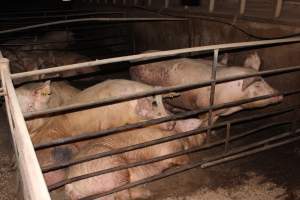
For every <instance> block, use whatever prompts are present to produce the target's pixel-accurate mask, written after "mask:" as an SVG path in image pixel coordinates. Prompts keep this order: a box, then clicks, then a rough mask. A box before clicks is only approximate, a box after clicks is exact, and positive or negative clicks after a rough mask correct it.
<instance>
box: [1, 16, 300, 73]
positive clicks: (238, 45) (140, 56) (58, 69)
mask: <svg viewBox="0 0 300 200" xmlns="http://www.w3.org/2000/svg"><path fill="white" fill-rule="evenodd" d="M121 19H122V18H121ZM158 19H159V18H158ZM0 33H1V32H0ZM295 42H300V37H293V38H288V39H276V40H262V41H254V42H238V43H230V44H219V45H210V46H202V47H191V48H183V49H176V50H168V51H158V52H152V53H142V54H136V55H130V56H121V57H116V58H108V59H102V60H96V61H91V62H83V63H77V64H72V65H64V66H59V67H53V68H51V69H40V70H34V71H30V72H22V73H16V74H13V75H12V79H16V78H24V77H28V76H34V75H42V74H49V73H58V72H63V71H67V70H71V69H78V68H85V67H93V66H98V65H104V64H111V63H118V62H125V61H134V60H150V59H155V58H165V57H170V56H176V55H180V54H185V53H192V52H203V51H211V50H214V49H219V50H229V49H237V48H241V47H243V48H245V47H255V46H263V45H272V44H285V43H295Z"/></svg>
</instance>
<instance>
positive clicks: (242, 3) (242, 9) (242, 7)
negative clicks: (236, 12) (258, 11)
mask: <svg viewBox="0 0 300 200" xmlns="http://www.w3.org/2000/svg"><path fill="white" fill-rule="evenodd" d="M246 2H247V1H246V0H240V15H244V14H245V10H246V4H247V3H246Z"/></svg>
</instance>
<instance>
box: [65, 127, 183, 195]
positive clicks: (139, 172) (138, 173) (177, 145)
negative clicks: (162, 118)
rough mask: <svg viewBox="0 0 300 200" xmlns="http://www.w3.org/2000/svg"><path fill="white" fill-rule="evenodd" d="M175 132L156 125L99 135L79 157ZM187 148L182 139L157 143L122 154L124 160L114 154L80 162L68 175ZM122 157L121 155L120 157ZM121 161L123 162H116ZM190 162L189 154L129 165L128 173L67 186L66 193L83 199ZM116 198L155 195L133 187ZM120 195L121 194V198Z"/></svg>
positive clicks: (91, 179) (119, 172)
mask: <svg viewBox="0 0 300 200" xmlns="http://www.w3.org/2000/svg"><path fill="white" fill-rule="evenodd" d="M173 134H174V132H172V131H166V130H161V129H159V128H157V127H155V126H152V127H147V128H142V129H136V130H132V131H127V132H122V133H119V134H116V135H110V136H107V137H103V138H99V139H97V140H96V141H93V142H91V143H89V144H88V145H86V147H85V148H84V147H83V148H82V149H84V150H82V151H80V153H79V154H78V156H76V159H78V158H80V157H82V156H87V155H93V154H96V153H99V152H103V148H104V147H110V148H111V149H118V148H122V147H126V146H131V145H135V144H139V143H142V142H147V141H152V140H156V139H159V138H162V137H166V136H169V135H173ZM182 149H183V146H182V143H181V142H180V141H179V140H175V141H171V142H167V143H162V144H157V145H154V146H150V147H146V148H142V149H138V150H134V151H130V152H126V153H123V154H121V155H118V156H119V157H122V158H123V159H124V161H123V162H122V161H120V160H117V161H115V160H114V159H116V156H115V155H113V156H110V157H105V158H100V159H96V160H93V161H89V162H85V163H81V164H77V165H74V166H71V167H69V169H68V172H67V173H68V175H67V176H68V178H72V177H76V176H80V175H84V174H87V173H92V172H95V171H100V170H103V169H108V168H111V167H115V166H120V165H124V164H126V163H132V162H138V161H143V160H148V159H151V158H155V157H158V156H164V155H168V154H171V153H175V152H178V151H180V150H182ZM119 159H120V158H119ZM116 162H121V163H116ZM188 162H189V158H188V156H187V155H184V156H179V157H175V158H171V159H167V160H163V161H159V162H155V163H151V164H147V165H142V166H138V167H134V168H129V169H128V170H127V173H126V172H125V170H122V171H118V172H114V173H109V174H105V175H100V176H96V177H92V178H88V179H84V180H80V181H77V182H73V183H70V184H68V185H66V196H67V197H69V198H70V199H72V200H75V199H81V198H83V197H86V196H89V195H93V194H97V193H101V192H106V191H109V190H112V189H114V188H116V187H118V186H121V185H124V184H126V183H132V182H136V181H139V180H142V179H144V178H147V177H150V176H154V175H157V174H159V173H161V172H162V171H164V170H166V169H168V168H170V167H172V166H174V165H184V164H186V163H188ZM115 195H116V197H115V198H119V199H137V198H138V199H141V198H148V197H149V196H150V195H151V192H150V191H147V190H146V189H144V188H141V187H137V188H132V189H130V190H126V191H122V194H121V193H117V194H115ZM117 196H118V197H117ZM107 199H114V197H113V196H112V195H110V196H108V197H107Z"/></svg>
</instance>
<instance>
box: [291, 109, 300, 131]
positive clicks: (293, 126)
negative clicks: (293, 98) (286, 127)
mask: <svg viewBox="0 0 300 200" xmlns="http://www.w3.org/2000/svg"><path fill="white" fill-rule="evenodd" d="M298 112H299V109H298V108H295V110H294V111H293V114H292V118H293V121H292V123H291V132H292V133H296V129H297V122H298V120H299V117H298Z"/></svg>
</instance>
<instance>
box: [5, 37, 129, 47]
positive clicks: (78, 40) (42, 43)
mask: <svg viewBox="0 0 300 200" xmlns="http://www.w3.org/2000/svg"><path fill="white" fill-rule="evenodd" d="M126 36H127V35H125V34H116V35H109V36H106V37H94V38H90V37H89V38H82V39H74V40H65V41H47V42H46V41H45V42H30V43H8V44H3V43H2V44H0V46H4V47H11V46H12V47H15V46H37V45H45V44H50V45H51V44H61V43H72V42H87V41H93V42H94V41H100V40H106V39H113V38H123V37H126Z"/></svg>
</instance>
